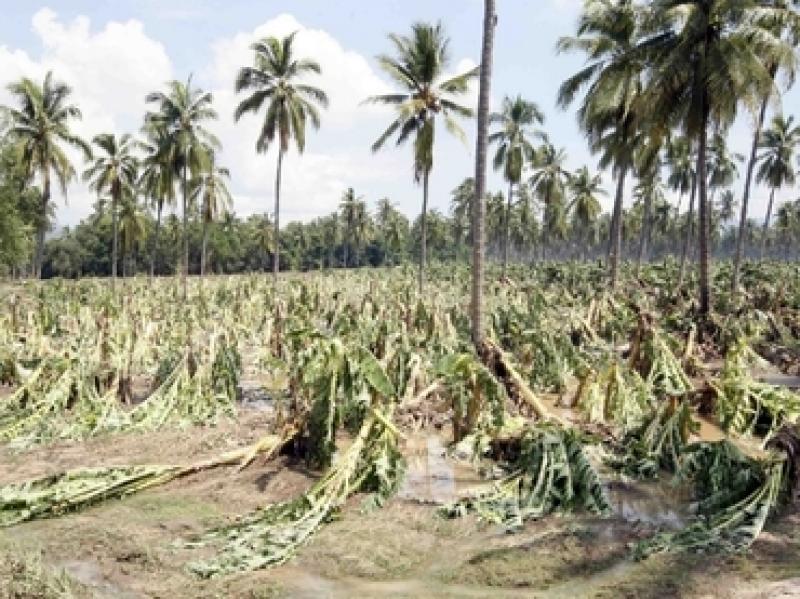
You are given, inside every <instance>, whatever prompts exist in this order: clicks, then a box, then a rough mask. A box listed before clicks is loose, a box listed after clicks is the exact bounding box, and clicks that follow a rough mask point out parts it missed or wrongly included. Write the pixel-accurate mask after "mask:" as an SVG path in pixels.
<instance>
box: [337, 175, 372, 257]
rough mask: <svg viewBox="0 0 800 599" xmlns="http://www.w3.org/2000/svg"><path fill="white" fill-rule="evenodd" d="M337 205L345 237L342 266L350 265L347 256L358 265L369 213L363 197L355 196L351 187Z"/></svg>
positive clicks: (366, 231)
mask: <svg viewBox="0 0 800 599" xmlns="http://www.w3.org/2000/svg"><path fill="white" fill-rule="evenodd" d="M339 206H340V209H341V213H342V220H343V221H344V228H345V235H346V237H347V242H346V243H345V244H344V266H345V268H347V267H349V266H350V264H349V261H348V257H352V258H354V259H355V262H356V265H358V256H359V252H360V250H361V246H362V245H363V243H364V241H365V240H366V237H367V233H368V231H369V214H368V213H367V204H366V202H364V198H363V197H362V196H356V193H355V191H353V188H352V187H350V188H349V189H348V190H347V191H345V192H344V195H343V196H342V201H341V203H340V205H339Z"/></svg>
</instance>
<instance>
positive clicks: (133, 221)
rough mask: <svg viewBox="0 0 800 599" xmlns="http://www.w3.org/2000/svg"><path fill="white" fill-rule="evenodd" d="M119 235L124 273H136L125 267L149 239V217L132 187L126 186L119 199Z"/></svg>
mask: <svg viewBox="0 0 800 599" xmlns="http://www.w3.org/2000/svg"><path fill="white" fill-rule="evenodd" d="M118 202H119V235H120V240H121V242H122V243H121V246H122V256H123V257H122V272H123V275H127V274H135V273H132V269H129V268H127V269H126V267H125V264H126V262H127V263H128V264H130V263H131V262H132V257H133V254H134V252H135V251H136V250H137V249H139V247H140V246H141V245H142V244H143V243H144V241H145V240H146V239H147V217H146V216H145V213H144V210H142V208H141V206H139V204H138V202H137V201H136V192H135V189H134V188H132V187H129V188H125V191H124V192H123V193H122V195H121V196H120V198H119V200H118Z"/></svg>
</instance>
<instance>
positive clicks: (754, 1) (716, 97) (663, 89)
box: [640, 0, 791, 316]
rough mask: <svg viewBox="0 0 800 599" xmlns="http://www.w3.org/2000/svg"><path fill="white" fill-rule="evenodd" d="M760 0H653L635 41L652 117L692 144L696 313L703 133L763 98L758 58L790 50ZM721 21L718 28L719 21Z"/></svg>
mask: <svg viewBox="0 0 800 599" xmlns="http://www.w3.org/2000/svg"><path fill="white" fill-rule="evenodd" d="M763 4H764V3H763V1H762V0H656V1H655V3H654V4H653V17H654V21H655V23H656V24H657V27H656V29H655V31H654V33H653V34H652V35H651V36H650V37H648V38H647V39H646V40H644V41H643V42H642V45H641V47H640V48H641V50H642V51H643V52H645V53H647V54H648V57H649V59H650V60H649V65H648V66H649V73H648V74H649V77H648V88H647V91H646V92H645V93H644V94H643V98H642V105H644V106H646V107H647V108H648V110H649V114H650V115H651V116H652V118H653V119H655V120H658V121H660V122H665V123H670V124H675V125H678V126H680V127H682V128H683V130H684V132H685V133H686V135H687V136H688V137H689V138H690V139H691V140H693V141H694V142H695V143H696V145H697V149H698V151H697V169H696V170H697V179H698V191H699V217H700V235H699V250H700V289H699V296H700V298H699V299H700V313H701V315H703V316H706V315H707V314H708V313H709V312H710V310H711V288H710V257H709V222H710V219H709V202H708V176H707V175H708V173H707V149H708V130H709V127H710V126H712V125H713V126H714V128H715V129H716V130H721V129H726V128H727V127H728V126H729V125H730V123H732V122H733V120H734V119H735V117H736V114H737V108H738V106H739V104H740V103H742V102H747V103H751V104H752V103H754V102H757V101H758V100H759V99H761V98H763V97H764V96H765V95H768V94H769V92H770V90H771V89H772V85H773V83H772V77H771V75H770V72H769V67H768V64H767V62H765V57H775V56H778V55H782V54H785V52H786V51H787V50H788V51H791V49H790V48H787V47H786V44H785V43H784V42H783V41H782V40H781V39H780V37H779V36H777V35H775V34H774V33H773V32H771V31H770V30H769V29H768V28H767V26H766V25H767V24H768V23H769V22H774V19H775V18H779V16H780V15H778V14H777V12H776V9H773V8H768V7H764V6H763ZM721 24H725V26H724V27H723V26H721Z"/></svg>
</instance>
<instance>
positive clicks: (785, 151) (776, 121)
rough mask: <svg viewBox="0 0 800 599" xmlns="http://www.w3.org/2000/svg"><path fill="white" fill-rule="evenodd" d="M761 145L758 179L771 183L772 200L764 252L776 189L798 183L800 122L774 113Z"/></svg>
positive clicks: (763, 236) (768, 209)
mask: <svg viewBox="0 0 800 599" xmlns="http://www.w3.org/2000/svg"><path fill="white" fill-rule="evenodd" d="M758 147H759V148H760V149H762V150H763V152H762V154H761V155H760V156H759V157H758V163H759V164H760V166H759V168H758V173H757V174H756V181H758V182H759V183H766V184H767V185H768V186H769V203H768V204H767V213H766V215H765V216H764V227H763V235H762V242H761V254H762V255H763V254H764V251H765V249H766V245H767V236H768V235H769V223H770V220H771V218H772V207H773V204H774V201H775V192H776V191H777V190H779V189H780V188H781V187H783V186H785V185H794V182H795V171H794V166H795V162H794V161H795V152H796V150H797V149H798V148H800V125H795V122H794V117H792V116H790V117H784V116H782V115H777V116H775V117H774V118H773V119H772V123H771V124H770V127H769V128H768V129H767V130H765V131H764V132H763V133H762V135H761V139H760V140H759V144H758Z"/></svg>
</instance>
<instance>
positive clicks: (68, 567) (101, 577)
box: [56, 560, 145, 599]
mask: <svg viewBox="0 0 800 599" xmlns="http://www.w3.org/2000/svg"><path fill="white" fill-rule="evenodd" d="M56 566H57V567H58V568H60V569H62V570H64V571H65V572H66V573H67V575H68V576H69V577H70V578H72V579H74V580H76V581H77V582H79V583H81V584H83V585H84V586H87V587H89V588H90V589H91V590H92V596H93V597H96V598H99V599H142V598H143V597H145V595H142V594H140V593H134V592H132V591H126V590H124V589H121V588H119V587H118V586H116V585H115V584H113V583H112V582H111V581H110V580H109V579H108V578H107V577H106V576H105V574H103V571H102V570H101V568H100V565H99V564H98V563H97V562H92V561H86V560H72V561H66V562H62V563H60V564H56Z"/></svg>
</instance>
